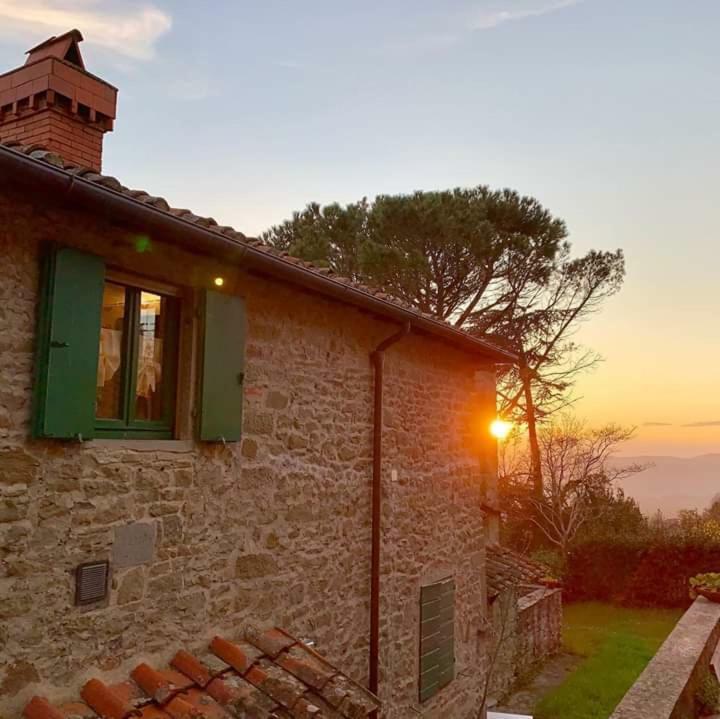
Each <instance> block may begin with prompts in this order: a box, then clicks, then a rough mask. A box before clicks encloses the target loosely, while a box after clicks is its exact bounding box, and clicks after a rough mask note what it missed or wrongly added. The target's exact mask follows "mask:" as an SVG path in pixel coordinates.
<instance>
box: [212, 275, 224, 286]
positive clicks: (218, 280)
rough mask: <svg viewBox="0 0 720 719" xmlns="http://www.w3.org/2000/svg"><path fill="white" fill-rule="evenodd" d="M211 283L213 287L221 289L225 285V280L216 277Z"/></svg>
mask: <svg viewBox="0 0 720 719" xmlns="http://www.w3.org/2000/svg"><path fill="white" fill-rule="evenodd" d="M213 283H214V284H215V287H222V286H223V285H224V284H225V278H224V277H216V278H215V279H214V280H213Z"/></svg>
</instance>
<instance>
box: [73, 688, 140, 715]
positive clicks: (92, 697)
mask: <svg viewBox="0 0 720 719" xmlns="http://www.w3.org/2000/svg"><path fill="white" fill-rule="evenodd" d="M80 696H81V697H82V698H83V699H84V700H85V702H86V703H87V704H88V706H89V707H90V708H91V709H93V711H95V713H96V714H97V715H98V716H99V717H101V718H102V719H125V718H126V717H129V716H131V715H132V714H134V713H135V711H136V710H135V707H134V706H133V705H132V704H131V703H130V701H129V699H128V698H126V697H124V696H122V694H120V693H119V692H117V691H114V690H113V689H111V688H110V687H109V686H107V685H106V684H104V683H103V682H101V681H100V680H99V679H91V680H90V681H89V682H88V683H87V684H86V685H85V686H84V687H83V688H82V690H81V692H80Z"/></svg>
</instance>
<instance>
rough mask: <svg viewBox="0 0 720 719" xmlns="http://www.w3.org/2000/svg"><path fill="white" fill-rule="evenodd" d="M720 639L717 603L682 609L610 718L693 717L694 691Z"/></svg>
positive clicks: (699, 603) (700, 602) (701, 602)
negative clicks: (669, 631)
mask: <svg viewBox="0 0 720 719" xmlns="http://www.w3.org/2000/svg"><path fill="white" fill-rule="evenodd" d="M718 641H720V604H714V603H712V602H709V601H708V600H707V599H704V598H703V597H699V598H698V599H696V600H695V602H694V603H693V605H692V606H691V607H690V609H688V610H687V612H685V614H684V615H683V616H682V618H681V619H680V621H679V622H678V623H677V625H676V626H675V629H673V631H672V632H671V633H670V636H669V637H668V638H667V639H666V640H665V643H664V644H663V645H662V646H661V647H660V650H659V651H658V653H657V654H656V655H655V656H654V657H653V659H652V661H651V662H650V663H649V664H648V665H647V667H645V671H644V672H643V673H642V674H641V675H640V678H639V679H638V680H637V681H636V682H635V684H633V685H632V687H630V689H629V691H628V692H627V694H626V695H625V696H624V697H623V699H622V701H621V702H620V704H618V706H617V708H616V709H615V711H614V712H613V714H612V716H611V717H610V719H694V717H695V707H694V704H695V696H694V695H695V691H696V689H697V688H698V686H699V684H700V682H701V681H702V679H703V676H704V674H705V672H707V671H708V670H709V668H710V660H711V659H712V656H713V652H714V651H715V649H716V647H717V646H718Z"/></svg>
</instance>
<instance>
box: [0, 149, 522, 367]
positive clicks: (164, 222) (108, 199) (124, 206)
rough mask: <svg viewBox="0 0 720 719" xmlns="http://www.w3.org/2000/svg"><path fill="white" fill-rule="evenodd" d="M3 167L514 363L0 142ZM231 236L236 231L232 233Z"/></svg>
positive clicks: (486, 346)
mask: <svg viewBox="0 0 720 719" xmlns="http://www.w3.org/2000/svg"><path fill="white" fill-rule="evenodd" d="M3 169H4V170H5V171H6V172H7V173H8V174H7V175H5V176H6V177H11V178H12V180H13V182H12V184H13V186H15V185H16V184H17V183H19V182H20V181H21V179H24V180H26V181H29V182H32V183H38V184H41V185H43V187H44V189H46V190H48V191H50V192H54V193H57V194H59V195H61V196H63V198H64V199H66V200H69V201H76V202H78V203H79V204H80V205H81V206H83V207H93V208H94V209H96V210H100V211H102V212H103V214H104V215H105V216H107V215H110V216H112V217H115V218H116V219H118V220H122V221H125V222H129V223H132V224H136V225H138V226H140V227H142V228H143V229H145V230H151V231H157V232H159V233H160V234H161V235H163V236H165V237H168V238H171V241H172V242H173V243H175V244H178V245H182V246H185V247H187V248H188V249H191V250H194V251H198V250H202V251H205V252H207V253H208V254H220V255H222V256H223V257H227V258H228V259H232V260H234V261H238V262H239V261H240V260H242V264H243V265H244V266H246V267H249V268H250V269H252V270H254V271H256V272H259V273H262V274H267V275H269V276H272V277H275V278H279V279H283V280H285V281H288V282H291V283H292V284H295V285H299V286H301V287H303V288H305V289H307V290H310V291H313V292H317V293H318V294H322V295H324V296H327V297H331V298H332V299H335V300H338V301H341V302H344V303H346V304H350V305H354V306H356V307H360V308H362V309H364V310H366V311H369V312H372V313H375V314H377V315H379V316H382V317H384V318H387V319H390V320H394V321H397V322H399V323H406V322H410V324H411V326H412V328H413V329H414V330H415V331H416V332H419V333H421V334H429V335H432V336H435V337H438V338H440V339H443V340H445V341H446V342H449V343H450V344H452V345H454V346H456V347H458V348H460V349H462V350H464V351H466V352H471V353H473V354H476V355H480V356H482V357H483V359H485V360H486V361H490V362H492V363H495V364H514V363H516V362H517V356H516V355H514V354H513V353H511V352H508V351H506V350H503V349H500V348H499V347H495V346H494V345H492V344H490V343H489V342H486V341H484V340H482V339H480V338H477V337H473V336H472V335H469V334H467V333H466V332H463V331H462V330H458V329H455V328H454V327H452V326H450V325H448V324H446V323H444V322H441V321H439V320H435V319H432V318H430V317H427V316H425V315H423V314H421V313H420V312H418V311H415V310H411V309H408V308H404V307H402V306H400V305H398V304H395V303H393V302H391V301H389V300H386V299H383V298H381V297H377V296H376V295H374V294H372V293H370V292H366V291H364V290H362V289H360V288H358V287H355V286H353V285H352V284H346V283H344V282H342V281H341V280H339V279H337V278H334V277H328V276H325V275H323V274H321V273H319V272H318V271H317V270H316V269H312V268H310V267H307V266H305V265H304V264H301V263H300V262H299V261H292V260H289V259H287V258H285V257H282V256H278V255H276V254H273V253H271V252H270V251H269V250H268V249H263V248H262V247H261V246H253V245H250V244H248V243H247V242H245V241H242V240H239V239H236V238H234V237H232V236H229V234H230V233H227V232H224V230H221V229H220V228H215V227H202V226H199V225H197V224H195V223H194V222H191V221H189V220H185V219H183V218H182V217H177V216H175V215H173V214H171V213H170V212H167V211H165V210H163V209H159V208H157V207H154V206H153V205H151V204H148V203H146V202H143V201H141V200H140V199H137V198H135V197H130V196H128V195H126V194H124V193H122V192H118V191H117V190H114V189H111V188H109V187H105V186H103V185H101V184H99V183H98V182H95V181H91V180H87V179H85V178H83V177H79V176H76V175H73V174H71V173H69V172H68V171H66V170H65V169H63V168H59V167H56V166H54V165H52V164H49V163H48V162H45V161H43V160H40V159H36V158H34V157H31V156H28V155H26V154H24V153H22V152H18V151H16V150H13V149H12V148H9V147H5V146H2V145H0V177H2V176H3V175H4V174H5V173H4V172H3V171H2V170H3ZM232 234H235V235H240V233H236V232H234V231H232Z"/></svg>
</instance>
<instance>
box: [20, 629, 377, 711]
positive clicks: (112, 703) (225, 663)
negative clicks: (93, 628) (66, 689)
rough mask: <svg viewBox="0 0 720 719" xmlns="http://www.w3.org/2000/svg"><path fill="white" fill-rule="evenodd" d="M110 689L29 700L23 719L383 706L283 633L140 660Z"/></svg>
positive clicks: (95, 682) (217, 641)
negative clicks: (160, 664)
mask: <svg viewBox="0 0 720 719" xmlns="http://www.w3.org/2000/svg"><path fill="white" fill-rule="evenodd" d="M130 676H131V678H130V679H128V680H126V681H124V682H121V683H119V684H113V685H112V686H108V685H106V684H104V683H103V682H102V681H100V680H99V679H95V678H94V679H91V680H90V681H89V682H87V684H85V686H84V687H83V688H82V690H81V692H80V695H81V697H82V699H83V700H84V702H85V703H82V702H74V703H70V704H62V705H59V706H55V705H53V704H51V703H50V702H48V701H47V699H45V698H43V697H39V696H35V697H33V698H32V699H31V700H30V702H29V703H28V704H27V706H26V707H25V710H24V711H23V714H24V716H25V718H26V719H97V718H98V717H101V719H134V718H135V717H138V719H230V718H231V717H232V718H233V719H245V718H246V717H247V718H248V719H250V718H252V719H367V716H368V714H370V713H371V712H373V711H374V710H376V709H378V708H379V707H380V702H379V701H378V700H377V698H376V697H374V696H373V695H372V694H371V693H370V692H368V691H367V690H366V689H364V688H363V687H362V686H360V685H359V684H357V683H355V682H354V681H352V680H351V679H349V678H348V677H347V676H345V675H344V674H342V673H341V672H340V671H339V670H338V669H336V668H335V667H334V666H333V665H332V664H330V663H329V662H328V661H327V660H325V659H324V658H323V657H321V656H320V655H319V654H318V653H317V652H315V651H313V650H312V649H310V648H309V647H307V646H306V645H305V644H303V643H302V642H299V641H298V640H297V639H295V638H294V637H293V636H292V635H290V634H288V633H287V632H284V631H282V630H281V629H271V630H269V631H266V632H262V633H259V634H253V635H252V636H249V637H246V638H244V639H238V640H236V641H229V640H228V639H225V638H223V637H215V638H214V639H213V640H212V642H211V644H210V651H209V652H207V653H204V652H201V653H199V654H197V655H195V654H190V653H189V652H187V651H185V650H180V651H178V652H177V653H176V654H175V656H174V657H173V658H172V660H171V662H170V667H167V668H157V667H153V666H150V665H149V664H147V663H145V662H141V663H139V664H138V665H137V666H136V667H135V668H134V669H133V670H132V672H131V673H130Z"/></svg>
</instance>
